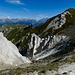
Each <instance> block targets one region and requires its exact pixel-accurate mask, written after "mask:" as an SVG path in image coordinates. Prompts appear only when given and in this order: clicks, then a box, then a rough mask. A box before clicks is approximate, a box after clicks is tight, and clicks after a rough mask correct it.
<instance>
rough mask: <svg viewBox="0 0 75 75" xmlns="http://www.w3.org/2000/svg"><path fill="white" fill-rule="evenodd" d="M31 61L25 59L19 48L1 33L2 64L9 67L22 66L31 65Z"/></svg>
mask: <svg viewBox="0 0 75 75" xmlns="http://www.w3.org/2000/svg"><path fill="white" fill-rule="evenodd" d="M30 62H31V61H30V60H29V59H28V58H26V57H23V56H22V55H21V54H20V53H19V50H18V49H17V47H16V46H15V45H14V44H13V43H11V42H10V41H8V40H7V39H6V38H5V37H4V36H3V33H2V32H0V64H7V65H14V66H17V65H20V64H24V63H30Z"/></svg>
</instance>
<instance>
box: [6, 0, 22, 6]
mask: <svg viewBox="0 0 75 75" xmlns="http://www.w3.org/2000/svg"><path fill="white" fill-rule="evenodd" d="M6 2H8V3H12V4H20V5H23V3H22V2H21V0H6Z"/></svg>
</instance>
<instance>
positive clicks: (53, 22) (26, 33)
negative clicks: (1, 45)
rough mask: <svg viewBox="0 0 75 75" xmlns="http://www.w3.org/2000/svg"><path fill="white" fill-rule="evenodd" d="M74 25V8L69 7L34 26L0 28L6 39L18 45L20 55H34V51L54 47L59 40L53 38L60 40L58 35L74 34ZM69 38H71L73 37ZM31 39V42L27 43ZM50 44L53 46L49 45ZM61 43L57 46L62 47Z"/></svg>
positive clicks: (5, 26)
mask: <svg viewBox="0 0 75 75" xmlns="http://www.w3.org/2000/svg"><path fill="white" fill-rule="evenodd" d="M74 27H75V9H73V8H70V9H67V10H66V11H64V12H63V13H61V14H58V15H56V16H54V17H52V18H50V19H48V20H47V21H46V22H45V23H43V24H40V25H38V26H36V27H34V26H32V25H31V26H25V25H14V26H13V25H4V26H2V28H1V30H2V31H3V32H4V34H5V36H6V37H7V39H8V40H10V41H12V42H13V43H14V44H15V45H16V46H17V47H18V49H19V51H20V53H21V54H22V55H25V56H34V53H35V54H37V53H40V52H42V51H46V50H49V51H50V50H51V49H50V48H52V47H53V46H54V47H55V46H56V45H58V43H59V41H58V42H57V43H54V40H55V41H56V40H57V39H60V40H62V38H60V37H63V36H65V37H67V38H71V37H73V36H75V35H74V33H73V32H74V31H75V30H74ZM33 33H34V36H33ZM59 36H60V37H59ZM51 37H52V38H51ZM54 38H57V39H54ZM71 39H72V40H73V39H74V38H71ZM31 40H32V42H31V43H29V42H30V41H31ZM52 41H53V42H52ZM63 41H64V39H63ZM50 43H51V44H50ZM67 43H69V42H67ZM67 43H66V46H67ZM53 44H54V45H53ZM41 45H42V46H41ZM51 45H53V46H52V47H51ZM62 45H63V43H62V44H61V46H60V45H59V46H58V47H57V48H59V47H61V48H62ZM48 46H50V47H48ZM64 46H65V45H63V47H64ZM54 47H53V48H54ZM64 49H65V48H64ZM36 51H37V52H36ZM44 53H45V52H44Z"/></svg>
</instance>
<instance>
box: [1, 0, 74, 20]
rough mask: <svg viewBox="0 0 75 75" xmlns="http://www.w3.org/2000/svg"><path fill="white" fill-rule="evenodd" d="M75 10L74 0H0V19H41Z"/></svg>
mask: <svg viewBox="0 0 75 75" xmlns="http://www.w3.org/2000/svg"><path fill="white" fill-rule="evenodd" d="M68 8H75V0H0V18H33V19H37V20H38V19H41V18H46V17H52V16H54V15H57V14H59V13H61V12H63V11H64V10H66V9H68Z"/></svg>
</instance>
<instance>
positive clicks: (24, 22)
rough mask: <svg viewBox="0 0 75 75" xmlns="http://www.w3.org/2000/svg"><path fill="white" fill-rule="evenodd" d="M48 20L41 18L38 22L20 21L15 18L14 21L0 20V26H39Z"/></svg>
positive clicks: (33, 20)
mask: <svg viewBox="0 0 75 75" xmlns="http://www.w3.org/2000/svg"><path fill="white" fill-rule="evenodd" d="M47 20H48V18H42V19H40V20H38V21H37V20H35V19H20V18H16V19H8V18H6V19H0V25H1V26H2V25H4V24H26V25H34V26H36V25H39V24H41V23H44V22H46V21H47Z"/></svg>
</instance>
